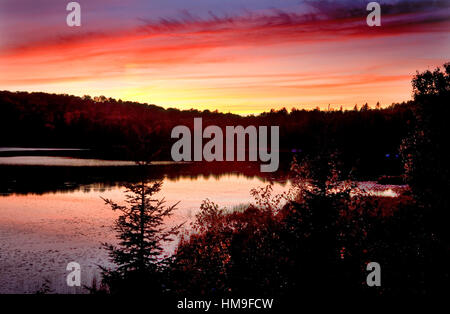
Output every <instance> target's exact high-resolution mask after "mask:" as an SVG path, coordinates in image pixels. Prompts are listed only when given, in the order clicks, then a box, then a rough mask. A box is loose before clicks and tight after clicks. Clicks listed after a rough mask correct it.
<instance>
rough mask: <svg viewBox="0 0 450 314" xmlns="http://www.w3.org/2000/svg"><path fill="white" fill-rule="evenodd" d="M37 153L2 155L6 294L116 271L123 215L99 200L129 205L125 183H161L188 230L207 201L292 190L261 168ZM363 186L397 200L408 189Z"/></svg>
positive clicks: (1, 258) (0, 276)
mask: <svg viewBox="0 0 450 314" xmlns="http://www.w3.org/2000/svg"><path fill="white" fill-rule="evenodd" d="M10 152H11V151H10V150H9V151H8V153H10ZM37 154H39V151H33V153H32V155H26V156H9V155H8V156H0V171H1V173H2V177H1V179H0V195H1V196H0V293H34V292H36V291H37V290H39V288H40V287H41V285H42V284H43V283H44V281H45V280H48V281H49V286H50V287H51V289H52V292H57V293H79V292H83V291H82V289H80V288H72V287H68V286H67V285H66V283H65V280H66V279H65V276H66V275H67V274H68V271H66V266H67V264H68V263H69V262H72V261H74V262H77V263H79V264H80V265H81V274H82V284H85V285H90V284H91V282H92V278H94V277H97V278H99V268H98V266H97V265H98V264H100V265H103V266H108V265H110V264H109V262H108V258H107V254H106V251H105V250H104V249H102V248H101V243H102V242H108V243H114V241H115V232H114V231H113V230H112V229H111V226H112V224H113V221H114V219H115V218H116V217H117V213H115V212H113V211H112V210H111V209H110V208H109V207H108V206H106V205H104V202H103V200H102V199H101V198H100V197H104V198H111V199H113V200H115V201H117V202H119V203H121V202H123V200H124V190H125V188H124V184H125V183H132V182H138V181H139V180H140V179H141V178H142V177H145V178H147V179H153V180H163V181H164V184H163V187H162V190H161V192H160V193H159V195H157V197H161V198H162V197H164V198H165V199H166V201H167V205H171V204H173V203H176V202H180V203H179V205H178V209H177V210H176V211H175V212H174V215H173V216H172V217H170V218H169V219H168V220H167V221H166V224H167V226H170V225H174V224H178V223H182V222H186V224H185V226H186V228H189V223H190V222H192V220H193V219H194V218H195V214H196V213H197V212H198V210H199V207H200V204H201V203H202V201H203V200H204V199H206V198H209V199H210V200H211V201H213V202H216V203H217V204H219V205H220V207H221V208H227V209H228V210H233V209H236V208H237V207H239V205H241V206H242V205H243V204H248V203H251V202H252V201H253V199H252V197H251V195H250V190H251V189H252V188H256V187H260V186H264V185H266V184H268V183H269V182H273V187H274V193H282V192H283V191H286V190H287V189H288V188H289V181H288V180H287V179H286V176H285V174H282V173H278V174H273V175H271V174H266V175H265V176H261V175H260V173H259V172H258V171H257V169H258V168H259V167H258V166H255V165H245V164H235V165H226V166H223V165H214V164H211V165H209V166H208V167H205V165H204V164H195V163H192V164H186V163H171V162H156V163H154V164H153V165H152V166H150V167H148V168H147V169H146V170H145V171H142V169H140V168H139V167H137V166H135V164H134V163H132V162H127V161H110V160H99V159H92V158H71V157H67V156H47V155H46V156H39V155H37ZM360 184H361V186H364V187H365V188H367V189H368V190H370V191H372V193H373V194H377V195H385V196H393V197H395V196H396V195H397V192H398V190H399V189H401V188H402V187H398V186H381V185H377V184H376V183H374V182H361V183H360ZM175 244H176V243H173V244H171V245H169V246H167V248H166V250H167V253H171V252H172V251H173V250H174V247H175Z"/></svg>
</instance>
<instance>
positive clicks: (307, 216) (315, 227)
mask: <svg viewBox="0 0 450 314" xmlns="http://www.w3.org/2000/svg"><path fill="white" fill-rule="evenodd" d="M412 83H413V92H414V101H413V102H411V103H409V104H408V106H410V110H411V113H413V117H412V121H413V122H412V123H411V125H412V127H411V128H410V132H409V133H408V134H407V135H406V136H405V137H404V138H403V139H402V140H400V141H399V142H398V146H399V150H400V154H401V155H402V160H403V165H404V171H405V180H407V182H408V183H409V187H410V189H408V190H407V191H406V192H404V193H403V194H401V195H400V196H399V197H396V198H387V197H380V196H373V195H369V194H367V192H365V191H364V190H361V189H359V188H358V187H357V185H356V184H355V181H354V177H353V176H352V171H351V169H350V170H349V169H346V168H345V167H344V168H343V167H342V164H343V163H342V160H341V159H340V153H338V152H331V151H328V153H325V151H322V152H320V153H317V154H315V155H311V156H308V157H306V158H302V159H301V160H296V159H294V160H293V161H292V163H291V173H292V176H291V178H292V188H291V189H290V190H289V191H288V192H286V193H284V194H281V195H274V194H273V192H272V186H271V185H268V186H266V187H262V188H259V189H254V190H252V191H251V193H252V195H253V196H254V197H255V202H254V203H253V204H251V205H249V206H248V207H246V208H243V209H242V210H239V211H233V212H229V211H226V210H224V209H221V208H220V207H219V205H218V204H215V203H213V202H211V201H209V200H208V199H206V200H205V201H204V202H203V204H202V205H201V207H200V211H199V212H198V214H197V215H196V219H195V221H194V223H193V224H192V232H191V233H187V234H183V235H181V240H180V242H179V244H178V247H177V250H176V251H175V253H174V255H173V256H171V258H169V259H164V262H165V264H164V267H158V268H153V269H152V270H151V271H150V272H148V273H147V275H148V277H146V276H140V277H139V278H147V280H144V281H142V280H138V281H137V280H135V277H132V278H133V279H132V280H130V279H129V277H128V276H129V275H130V274H134V273H135V272H138V273H140V272H142V269H132V270H130V271H129V273H128V274H127V275H126V276H125V275H124V274H123V273H121V272H120V270H121V269H123V268H121V267H119V268H118V269H119V275H120V276H119V277H116V279H117V278H119V279H117V281H116V282H114V284H113V285H112V284H111V283H110V282H109V281H108V278H109V277H105V278H106V280H104V281H103V285H102V286H101V287H95V289H91V292H93V293H114V294H121V293H124V294H126V293H129V292H130V291H133V293H136V292H137V293H143V294H147V295H151V296H153V297H155V298H159V297H164V296H165V297H177V296H178V297H180V296H183V297H185V296H188V297H194V298H198V297H207V298H214V297H221V298H223V297H233V298H237V297H252V296H258V297H276V298H278V300H281V299H284V300H287V299H289V300H291V302H292V300H296V298H298V296H302V298H305V297H308V296H319V295H322V296H334V297H336V296H338V297H343V298H345V297H348V296H351V297H352V298H354V297H364V296H402V295H446V294H448V287H447V286H446V285H447V284H448V280H449V275H450V272H449V269H448V267H447V266H448V265H449V262H450V242H449V235H450V233H449V231H448V230H449V229H448V226H447V224H448V217H449V195H448V189H449V177H448V170H449V166H448V160H449V159H448V157H449V156H448V150H446V149H444V147H445V145H446V143H447V139H446V134H449V132H448V131H449V130H448V128H449V126H448V123H446V117H448V114H449V108H448V104H449V103H450V102H449V92H450V64H449V63H448V64H445V65H444V67H443V69H440V68H438V69H436V70H435V71H426V72H423V73H417V75H416V76H415V77H414V78H413V81H412ZM403 106H406V105H403ZM397 109H398V108H397ZM397 109H396V107H393V108H391V109H386V110H384V111H383V110H380V113H384V114H385V113H386V112H389V110H391V111H394V112H397V113H398V111H395V110H397ZM274 114H275V113H274ZM316 114H318V113H316ZM324 114H327V113H324ZM334 114H336V113H334ZM341 114H342V115H345V114H346V113H341ZM355 114H360V112H359V111H358V113H356V112H352V113H351V115H355ZM371 114H374V113H371ZM281 115H282V116H284V118H286V119H288V117H289V116H290V115H288V114H287V113H282V114H281ZM155 184H156V185H158V186H159V185H160V184H161V183H160V182H157V183H153V185H151V184H149V185H148V187H149V189H150V190H151V189H152V187H153V186H154V185H155ZM139 186H140V185H139V184H137V185H135V188H134V189H135V190H136V191H134V190H131V191H134V192H135V194H136V195H135V196H134V197H132V199H135V200H137V204H138V205H137V207H136V208H141V210H142V208H147V207H148V208H149V209H152V208H153V207H152V206H150V205H149V203H148V201H147V200H146V199H145V197H142V198H141V203H139V195H141V194H142V193H141V194H140V193H139V191H144V189H143V188H142V186H141V188H139ZM149 194H150V195H148V196H149V197H150V196H151V194H152V193H149ZM141 196H142V195H141ZM154 201H155V202H156V204H159V203H158V201H157V200H154ZM108 204H109V205H111V206H112V207H113V209H114V207H115V205H114V203H111V202H110V201H108ZM139 204H141V205H139ZM139 206H141V207H139ZM148 215H149V214H148V213H147V214H144V215H143V216H141V217H140V218H137V221H139V219H148V217H149V216H148ZM138 216H139V215H138ZM150 216H151V215H150ZM118 221H119V222H120V218H119V220H118ZM162 224H163V223H162V221H161V223H160V224H156V225H154V226H153V227H150V229H149V231H151V232H155V231H156V230H158V228H160V227H161V225H162ZM126 234H127V232H126V231H125V232H119V234H118V236H119V237H121V238H122V239H123V237H124V235H126ZM173 234H175V233H173ZM173 234H172V235H173ZM161 239H162V238H161ZM136 245H139V242H138V241H129V242H127V243H122V250H121V251H120V252H121V253H123V252H127V249H129V248H132V247H134V246H136ZM154 245H157V244H156V242H155V244H154ZM129 252H130V253H129V254H131V255H130V256H132V254H134V253H132V252H133V251H132V250H131V251H129ZM125 254H127V253H125ZM152 258H154V257H152ZM113 260H114V261H115V262H116V263H119V264H120V263H122V267H125V266H126V265H127V263H128V264H129V265H131V263H129V262H128V261H127V259H123V258H117V257H115V258H114V259H113ZM148 262H149V263H152V259H150V258H149V259H148ZM370 262H377V263H379V264H380V265H381V268H382V284H381V286H376V287H370V286H368V285H367V283H366V276H367V274H368V272H367V270H366V266H367V264H368V263H370ZM153 265H154V266H155V267H156V266H161V264H159V262H158V263H157V262H153ZM119 266H120V265H119ZM155 269H156V270H155ZM117 282H119V283H120V284H119V285H118V284H117Z"/></svg>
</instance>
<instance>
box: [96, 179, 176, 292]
mask: <svg viewBox="0 0 450 314" xmlns="http://www.w3.org/2000/svg"><path fill="white" fill-rule="evenodd" d="M162 183H163V182H162V181H157V182H152V183H148V182H146V181H145V180H142V182H141V183H138V184H129V185H127V186H126V188H127V189H126V191H125V193H126V203H127V204H126V205H119V204H117V203H116V202H114V201H112V200H110V199H103V200H104V201H105V203H106V204H107V205H109V206H110V207H111V209H112V210H114V211H120V212H121V213H122V214H121V215H120V216H119V217H118V218H117V220H116V221H115V224H114V229H115V230H116V231H117V232H118V235H117V238H118V239H119V242H118V244H117V246H115V245H112V244H108V243H104V244H103V246H104V247H105V248H106V249H107V250H108V251H109V256H110V258H111V260H112V261H113V262H114V264H116V265H117V268H116V269H107V268H105V267H102V266H100V267H101V269H102V276H103V282H104V283H105V284H106V286H107V287H108V289H109V291H110V292H111V293H136V292H138V293H143V292H147V291H149V290H151V291H153V292H158V291H159V292H161V285H162V283H161V274H162V273H163V271H164V269H165V267H166V266H167V265H168V263H169V262H170V257H164V256H163V244H164V243H167V242H170V241H173V240H174V237H175V236H176V235H177V234H178V232H179V229H180V228H181V226H182V224H181V225H176V226H174V227H172V228H165V227H164V218H167V217H169V216H171V215H172V212H173V211H174V210H175V209H176V206H177V204H178V203H176V204H174V205H172V206H165V200H164V198H162V199H155V198H153V195H154V194H155V193H157V192H159V191H160V190H161V186H162Z"/></svg>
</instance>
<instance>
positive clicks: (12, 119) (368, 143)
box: [0, 91, 415, 176]
mask: <svg viewBox="0 0 450 314" xmlns="http://www.w3.org/2000/svg"><path fill="white" fill-rule="evenodd" d="M413 107H414V102H413V101H409V102H404V103H399V104H392V105H391V106H389V107H387V108H380V106H379V105H377V106H376V108H373V109H371V108H370V107H369V106H368V105H367V104H366V105H364V106H362V107H361V108H360V109H358V108H357V106H355V108H354V109H353V110H342V108H341V109H340V110H329V111H320V110H318V109H316V110H300V109H295V108H293V109H292V110H290V112H288V110H286V109H285V108H283V109H281V110H273V109H272V110H270V111H269V112H265V113H262V114H259V115H250V116H245V117H243V116H239V115H236V114H231V113H220V112H217V111H209V110H204V111H199V110H196V109H190V110H178V109H173V108H169V109H164V108H162V107H158V106H155V105H150V104H141V103H136V102H128V101H121V100H115V99H112V98H106V97H104V96H100V97H94V98H91V97H90V96H84V97H77V96H71V95H56V94H47V93H28V92H9V91H1V92H0V132H2V134H4V136H2V137H1V139H0V146H30V147H36V146H40V147H79V148H90V149H93V150H95V151H96V152H98V154H100V155H101V157H102V158H114V159H130V158H135V157H136V156H135V153H136V151H141V150H142V147H141V146H142V145H141V144H140V143H151V144H150V145H146V149H147V150H148V151H147V152H144V153H143V154H146V156H147V157H148V158H152V159H155V158H156V159H160V160H170V159H171V157H170V148H171V146H172V144H173V142H174V141H175V140H172V139H171V136H170V134H171V131H172V128H173V127H175V126H176V125H186V126H189V127H190V128H192V127H193V119H194V118H195V117H201V118H202V119H203V125H204V127H206V126H207V125H218V126H220V127H222V128H224V127H225V126H227V125H234V126H236V125H243V126H248V125H255V126H258V125H279V126H280V150H281V158H282V160H283V159H284V160H285V161H290V160H291V158H292V154H300V155H308V154H318V153H320V152H323V151H327V150H333V149H334V150H339V151H340V153H341V156H340V158H341V159H342V161H343V162H344V165H343V166H344V167H347V168H348V169H353V171H354V173H358V174H359V175H361V176H379V175H385V174H389V175H398V174H400V172H401V162H400V160H399V158H398V143H399V141H400V140H401V139H403V138H405V137H406V135H407V134H408V132H409V131H410V130H411V129H412V128H413V127H414V126H413V124H414V123H415V119H414V112H413ZM284 164H285V165H286V164H288V162H287V163H284Z"/></svg>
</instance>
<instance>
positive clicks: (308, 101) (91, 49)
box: [0, 0, 450, 114]
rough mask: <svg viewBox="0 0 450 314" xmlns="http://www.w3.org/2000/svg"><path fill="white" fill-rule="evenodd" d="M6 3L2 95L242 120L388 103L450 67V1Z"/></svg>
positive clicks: (1, 29) (1, 24) (1, 21)
mask: <svg viewBox="0 0 450 314" xmlns="http://www.w3.org/2000/svg"><path fill="white" fill-rule="evenodd" d="M69 2H70V1H64V0H40V1H36V0H1V1H0V90H11V91H17V90H20V91H43V92H51V93H67V94H74V95H79V96H82V95H85V94H88V95H91V96H98V95H105V96H107V97H113V98H116V99H119V98H120V99H122V100H133V101H140V102H147V103H153V104H156V105H160V106H163V107H177V108H181V109H189V108H196V109H200V110H203V109H210V110H214V109H218V110H220V111H224V112H228V111H231V112H235V113H241V114H248V113H258V112H262V111H267V110H269V109H271V108H282V107H287V108H291V107H298V108H314V107H316V106H319V107H320V108H322V109H325V108H327V107H328V104H330V105H331V107H332V108H339V107H340V106H341V105H342V106H343V107H344V108H351V107H353V106H354V105H355V104H358V105H362V104H364V103H365V102H368V103H369V105H371V106H374V105H375V103H376V102H377V101H380V103H381V104H382V105H384V106H386V105H390V104H391V103H392V102H399V101H403V100H409V99H410V98H411V83H410V81H411V77H412V76H413V75H414V74H415V72H416V70H419V71H423V70H425V69H433V68H435V67H436V66H438V65H441V64H443V63H444V62H446V61H449V59H450V58H449V56H450V37H449V29H450V28H449V27H450V5H449V3H450V2H449V1H446V0H437V1H436V0H427V1H379V2H380V3H381V5H382V12H381V13H382V18H381V23H382V26H381V27H369V26H367V24H366V16H367V14H368V13H369V12H367V11H366V5H367V3H368V2H369V1H360V0H351V1H350V0H349V1H347V0H343V1H325V0H310V1H305V0H285V1H279V0H241V1H239V0H227V1H224V0H190V1H188V0H131V1H126V0H80V1H78V2H79V3H80V4H81V24H82V25H81V27H68V26H67V24H66V16H67V14H68V13H69V12H67V11H66V5H67V4H68V3H69Z"/></svg>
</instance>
